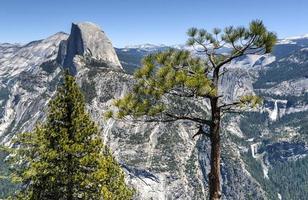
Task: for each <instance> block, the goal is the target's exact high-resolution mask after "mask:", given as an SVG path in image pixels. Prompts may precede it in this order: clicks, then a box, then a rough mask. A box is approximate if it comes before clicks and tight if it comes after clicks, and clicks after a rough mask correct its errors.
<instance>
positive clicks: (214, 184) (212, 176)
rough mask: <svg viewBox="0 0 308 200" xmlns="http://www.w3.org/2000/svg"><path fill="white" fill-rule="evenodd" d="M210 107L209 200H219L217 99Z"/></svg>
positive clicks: (218, 122) (219, 151)
mask: <svg viewBox="0 0 308 200" xmlns="http://www.w3.org/2000/svg"><path fill="white" fill-rule="evenodd" d="M211 107H212V126H211V128H210V141H211V156H210V159H211V160H210V162H211V171H210V173H209V174H208V178H209V189H210V200H219V199H220V197H221V187H220V155H221V150H220V109H219V107H218V99H217V98H214V99H212V100H211Z"/></svg>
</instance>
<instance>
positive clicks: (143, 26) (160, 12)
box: [0, 0, 308, 47]
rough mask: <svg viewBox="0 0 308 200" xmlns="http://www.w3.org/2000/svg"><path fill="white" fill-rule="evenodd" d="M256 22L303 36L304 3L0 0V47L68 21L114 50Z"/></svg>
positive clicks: (307, 28)
mask: <svg viewBox="0 0 308 200" xmlns="http://www.w3.org/2000/svg"><path fill="white" fill-rule="evenodd" d="M253 19H261V20H263V22H264V24H265V25H266V26H267V28H268V29H269V30H271V31H274V32H276V33H277V35H278V37H279V38H284V37H288V36H298V35H303V34H308V1H307V0H1V1H0V43H4V42H9V43H27V42H30V41H33V40H38V39H43V38H46V37H48V36H50V35H52V34H54V33H56V32H59V31H64V32H67V33H69V32H70V27H71V23H72V22H83V21H90V22H93V23H96V24H98V25H99V26H100V27H101V28H102V29H103V30H104V31H105V32H106V33H107V35H108V37H109V38H110V39H111V40H112V42H113V44H114V46H116V47H124V46H126V45H135V44H144V43H151V44H166V45H171V44H183V43H185V41H186V39H187V37H186V31H187V29H188V28H190V27H197V28H205V29H208V30H212V29H213V28H214V27H219V28H224V27H226V26H229V25H234V26H247V25H248V24H249V22H250V21H251V20H253Z"/></svg>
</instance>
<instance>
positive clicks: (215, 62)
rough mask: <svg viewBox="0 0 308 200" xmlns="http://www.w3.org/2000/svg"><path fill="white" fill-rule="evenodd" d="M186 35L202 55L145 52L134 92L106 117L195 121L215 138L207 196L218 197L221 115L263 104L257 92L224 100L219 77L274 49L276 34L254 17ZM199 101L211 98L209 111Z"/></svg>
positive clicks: (204, 135)
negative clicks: (195, 106) (196, 107)
mask: <svg viewBox="0 0 308 200" xmlns="http://www.w3.org/2000/svg"><path fill="white" fill-rule="evenodd" d="M188 36H189V39H188V42H187V44H188V45H190V46H193V47H194V48H195V50H196V51H197V52H198V53H199V54H202V56H201V58H200V57H196V56H192V55H190V53H189V52H188V51H176V50H168V51H165V52H160V53H156V54H153V55H149V56H147V57H146V58H145V59H144V60H143V63H142V64H143V66H142V67H141V68H140V69H138V70H137V71H136V72H135V78H136V84H135V86H134V88H133V91H131V93H129V94H127V95H126V96H124V97H123V98H121V99H118V100H116V101H115V103H114V105H115V106H116V107H117V108H118V111H117V112H111V111H108V112H107V113H106V117H115V118H124V117H126V118H131V117H133V119H135V118H136V117H142V116H143V117H144V118H145V121H148V122H151V121H161V122H172V121H177V120H189V121H192V122H194V123H195V124H196V125H197V126H198V127H199V128H198V131H197V132H196V135H202V138H203V139H206V138H209V140H210V142H211V153H210V155H211V157H210V158H211V171H210V173H209V174H208V178H209V191H210V192H209V196H210V199H211V200H213V199H215V200H216V199H220V198H221V183H220V160H221V149H220V147H221V137H220V124H221V118H222V115H223V114H224V113H226V112H231V111H234V110H238V109H240V110H241V109H242V108H243V107H247V106H248V107H251V106H252V107H253V106H256V105H258V104H259V103H261V99H260V98H259V97H257V96H254V95H253V94H252V95H245V96H242V97H240V98H238V99H237V100H235V101H232V102H228V101H226V98H224V94H223V93H222V92H221V88H220V87H221V85H220V81H221V78H222V77H223V75H224V73H225V72H227V70H228V64H229V63H230V62H231V61H232V60H234V59H237V58H239V57H242V56H244V55H248V54H265V53H269V52H271V51H272V47H273V46H274V44H275V42H276V35H275V34H274V33H272V32H269V31H267V29H266V27H265V26H264V25H263V23H262V21H259V20H255V21H252V22H251V23H250V25H249V27H248V28H245V27H237V28H235V27H232V26H230V27H227V28H225V29H224V30H223V31H222V30H221V29H218V28H215V29H214V30H213V31H212V32H208V31H206V30H204V29H196V28H191V29H189V31H188ZM226 49H227V50H226ZM200 101H201V102H202V101H203V102H204V101H207V102H209V105H210V113H206V112H202V111H203V110H206V108H200V112H192V111H191V106H192V104H188V103H189V102H190V103H191V102H200ZM174 105H177V106H174ZM184 105H185V106H184ZM187 105H189V106H187ZM206 130H208V131H206ZM196 135H195V136H196Z"/></svg>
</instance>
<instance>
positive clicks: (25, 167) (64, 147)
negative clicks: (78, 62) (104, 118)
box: [9, 74, 133, 200]
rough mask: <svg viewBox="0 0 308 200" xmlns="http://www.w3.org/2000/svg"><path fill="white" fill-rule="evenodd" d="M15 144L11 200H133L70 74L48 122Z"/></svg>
mask: <svg viewBox="0 0 308 200" xmlns="http://www.w3.org/2000/svg"><path fill="white" fill-rule="evenodd" d="M14 144H15V145H14V148H11V153H12V154H11V156H10V159H9V161H10V163H11V164H12V165H11V166H12V172H13V173H12V178H13V179H14V180H15V181H17V182H19V183H20V191H19V192H18V193H16V195H15V196H14V197H12V199H22V200H27V199H29V200H30V199H31V200H51V199H57V200H61V199H65V200H73V199H74V200H75V199H84V200H87V199H89V200H90V199H91V200H92V199H93V200H99V199H104V200H105V199H118V200H121V199H123V200H124V199H125V200H127V199H132V196H133V190H132V189H130V188H129V187H128V186H127V185H126V184H125V181H124V173H123V171H122V169H121V168H120V166H119V164H118V163H117V162H116V160H115V159H114V158H113V156H112V154H111V152H110V151H109V149H108V148H107V147H106V146H105V145H104V143H103V141H102V139H101V137H100V135H99V130H98V127H97V126H96V125H95V123H94V122H93V121H92V120H91V118H90V116H89V114H88V113H87V112H86V110H85V103H84V97H83V95H82V93H81V92H80V90H79V88H78V85H77V84H76V82H75V80H74V77H72V76H70V75H68V74H66V75H65V76H64V83H63V85H62V86H61V87H60V88H59V89H58V91H57V94H56V95H55V98H54V99H53V100H51V102H50V103H49V110H48V115H47V119H46V121H45V122H44V123H43V124H41V125H38V126H37V127H36V128H35V130H34V131H33V132H30V133H23V134H20V135H19V136H18V137H17V138H16V139H15V140H14Z"/></svg>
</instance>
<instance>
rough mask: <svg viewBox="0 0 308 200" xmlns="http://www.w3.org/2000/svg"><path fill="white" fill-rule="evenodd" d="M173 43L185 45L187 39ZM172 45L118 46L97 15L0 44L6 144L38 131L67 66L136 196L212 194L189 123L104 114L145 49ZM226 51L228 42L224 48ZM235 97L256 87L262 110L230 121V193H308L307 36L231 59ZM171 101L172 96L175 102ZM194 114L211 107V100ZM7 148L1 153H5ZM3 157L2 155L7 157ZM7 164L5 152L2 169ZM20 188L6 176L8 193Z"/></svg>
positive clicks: (204, 154)
mask: <svg viewBox="0 0 308 200" xmlns="http://www.w3.org/2000/svg"><path fill="white" fill-rule="evenodd" d="M171 47H172V48H177V49H186V50H190V51H192V53H196V52H194V51H193V49H192V48H190V47H187V46H185V45H174V46H171ZM168 48H170V47H169V46H165V45H151V44H144V45H133V46H127V47H125V48H115V49H114V48H113V46H112V43H111V41H110V40H109V39H108V38H107V36H106V34H105V33H104V32H102V31H101V30H100V28H99V27H98V26H97V25H95V24H93V23H79V24H73V25H72V29H71V33H70V34H66V33H63V32H59V33H56V34H54V35H52V36H50V37H48V38H46V39H43V40H38V41H33V42H30V43H28V44H25V45H21V44H7V43H0V81H1V85H0V142H1V143H4V144H9V141H10V139H11V138H12V137H14V135H16V134H18V133H20V132H24V131H30V130H32V129H33V127H34V125H35V123H36V122H37V121H41V120H44V118H45V111H46V109H47V104H48V101H49V100H50V99H51V98H52V97H53V95H54V93H55V90H56V88H57V86H58V85H59V83H60V82H61V78H62V74H61V69H63V68H67V69H69V70H70V71H71V72H72V73H74V74H75V76H76V79H77V82H78V84H79V85H80V87H81V89H82V91H83V92H84V94H85V98H86V102H87V108H88V110H89V112H90V114H91V116H92V117H93V119H94V120H95V121H96V122H97V123H98V124H99V126H100V127H101V128H102V133H101V134H102V137H103V138H104V139H105V141H106V142H107V144H108V145H110V147H111V149H112V150H113V152H114V154H115V156H116V157H117V159H118V160H119V162H120V163H121V165H122V167H123V169H125V172H126V175H127V181H128V183H129V184H131V185H133V186H134V187H135V188H136V190H137V197H136V198H137V199H142V200H147V199H155V200H164V199H183V200H184V199H185V200H187V199H191V200H198V199H204V196H205V195H207V194H208V187H207V173H208V170H209V160H208V158H209V154H208V153H209V144H208V143H207V142H204V141H203V140H200V139H196V140H193V139H192V136H193V134H194V130H191V129H190V128H189V126H188V125H187V123H186V122H181V123H170V124H162V123H158V124H147V123H142V122H138V123H134V124H132V123H130V122H118V121H114V120H108V121H104V120H103V112H104V111H105V110H107V109H108V108H109V107H110V105H111V104H112V99H114V98H118V97H120V96H121V95H123V94H124V93H126V92H127V91H129V89H130V88H131V87H132V83H133V77H132V75H131V74H132V73H133V71H134V70H135V69H136V68H138V67H139V66H140V62H141V60H142V58H143V57H144V56H145V55H148V54H150V53H153V52H157V51H162V50H166V49H168ZM226 50H227V49H226ZM220 84H221V85H222V88H223V89H222V91H221V92H222V93H223V94H225V96H226V98H228V99H230V100H231V99H236V98H237V97H238V96H239V95H242V94H245V93H247V92H249V93H255V94H258V95H260V96H262V97H263V99H264V105H263V107H262V109H261V110H260V111H258V112H256V111H251V112H247V113H242V114H241V115H237V116H235V115H229V116H226V117H225V118H224V120H223V124H222V127H223V133H222V137H223V148H222V149H223V153H222V154H223V162H222V180H223V188H222V190H223V199H228V200H239V199H240V200H246V199H288V200H292V199H293V200H299V199H305V198H306V197H307V196H308V187H307V182H308V178H307V177H308V157H307V155H308V144H307V143H308V131H307V130H308V37H307V36H303V37H293V38H286V39H282V40H279V42H278V43H277V45H276V46H275V48H274V52H273V54H270V55H264V56H259V55H250V56H245V57H242V58H241V59H238V60H236V61H234V62H232V63H230V71H229V72H228V73H226V74H225V76H224V77H223V78H222V79H221V81H220ZM170 103H172V102H170ZM192 109H194V111H195V112H204V113H206V112H208V111H209V110H208V107H207V102H206V101H205V102H201V103H199V102H198V103H197V102H196V103H195V105H194V106H193V107H192ZM1 156H3V155H1ZM2 158H3V157H2ZM6 168H7V166H6V165H5V163H3V159H0V169H6ZM12 190H14V186H12V185H11V184H9V183H8V182H6V181H3V180H0V198H3V197H4V196H5V195H7V194H8V193H9V192H11V191H12Z"/></svg>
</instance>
